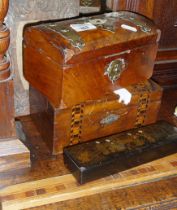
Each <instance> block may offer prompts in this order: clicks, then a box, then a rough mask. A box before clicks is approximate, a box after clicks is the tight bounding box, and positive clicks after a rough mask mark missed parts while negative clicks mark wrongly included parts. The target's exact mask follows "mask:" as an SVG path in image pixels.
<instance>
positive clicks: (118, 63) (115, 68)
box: [104, 58, 126, 83]
mask: <svg viewBox="0 0 177 210" xmlns="http://www.w3.org/2000/svg"><path fill="white" fill-rule="evenodd" d="M125 68H126V62H125V60H124V59H123V58H119V59H116V60H113V61H111V63H109V64H108V65H107V66H106V68H105V72H104V75H107V76H108V78H109V79H110V80H111V82H112V83H114V82H115V81H117V80H118V79H119V78H120V76H121V74H122V72H123V71H124V70H125Z"/></svg>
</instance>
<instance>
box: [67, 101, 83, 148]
mask: <svg viewBox="0 0 177 210" xmlns="http://www.w3.org/2000/svg"><path fill="white" fill-rule="evenodd" d="M83 114H84V104H77V105H75V106H74V107H73V108H72V116H71V137H70V145H73V144H78V143H79V142H80V139H81V132H82V120H83Z"/></svg>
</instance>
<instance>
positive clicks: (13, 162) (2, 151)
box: [0, 139, 31, 174]
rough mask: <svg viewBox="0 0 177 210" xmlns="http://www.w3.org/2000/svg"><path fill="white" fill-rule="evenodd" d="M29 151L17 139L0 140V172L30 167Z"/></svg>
mask: <svg viewBox="0 0 177 210" xmlns="http://www.w3.org/2000/svg"><path fill="white" fill-rule="evenodd" d="M30 166H31V163H30V152H29V150H28V149H27V148H26V147H25V145H23V143H22V142H21V141H20V140H19V139H9V140H7V139H6V140H0V173H1V174H2V173H7V172H10V171H17V170H21V169H23V170H24V169H28V168H30Z"/></svg>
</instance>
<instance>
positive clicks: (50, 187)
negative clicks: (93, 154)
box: [0, 154, 177, 210]
mask: <svg viewBox="0 0 177 210" xmlns="http://www.w3.org/2000/svg"><path fill="white" fill-rule="evenodd" d="M176 160H177V155H176V154H175V155H172V156H168V157H166V158H163V159H159V160H157V161H154V162H151V163H148V164H146V165H142V166H140V167H137V168H134V169H132V170H128V171H125V172H121V173H119V174H116V175H113V176H110V177H107V178H105V179H99V180H97V181H94V182H90V183H89V184H85V185H81V186H79V185H78V184H77V181H76V180H75V179H74V177H73V176H72V175H64V176H59V177H52V178H49V179H44V180H39V181H34V182H29V183H24V184H19V185H14V186H11V187H7V188H5V189H4V190H1V192H0V200H1V206H2V210H17V209H25V208H29V207H36V206H41V205H46V204H51V203H55V202H59V201H65V200H70V199H76V198H80V197H84V196H88V195H93V194H97V193H102V192H105V191H110V190H112V189H118V188H123V187H126V186H130V185H135V184H141V183H144V182H147V181H148V182H151V181H154V180H157V179H160V178H166V177H169V176H173V175H177V161H176ZM31 200H32V202H30V201H31Z"/></svg>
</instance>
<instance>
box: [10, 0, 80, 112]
mask: <svg viewBox="0 0 177 210" xmlns="http://www.w3.org/2000/svg"><path fill="white" fill-rule="evenodd" d="M78 15H79V0H51V1H50V0H10V1H9V11H8V15H7V18H6V22H7V24H8V26H9V28H10V30H11V45H10V48H9V53H10V56H11V66H12V69H14V71H15V78H14V87H15V91H14V92H15V115H16V116H19V115H27V114H29V97H28V96H29V94H28V92H29V91H28V88H29V85H28V83H27V82H26V80H25V79H24V78H23V73H22V72H23V63H22V53H23V52H22V40H23V29H24V27H25V25H26V24H29V23H31V24H32V23H35V22H40V21H45V20H56V19H58V20H59V19H65V18H70V17H74V16H78Z"/></svg>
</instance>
